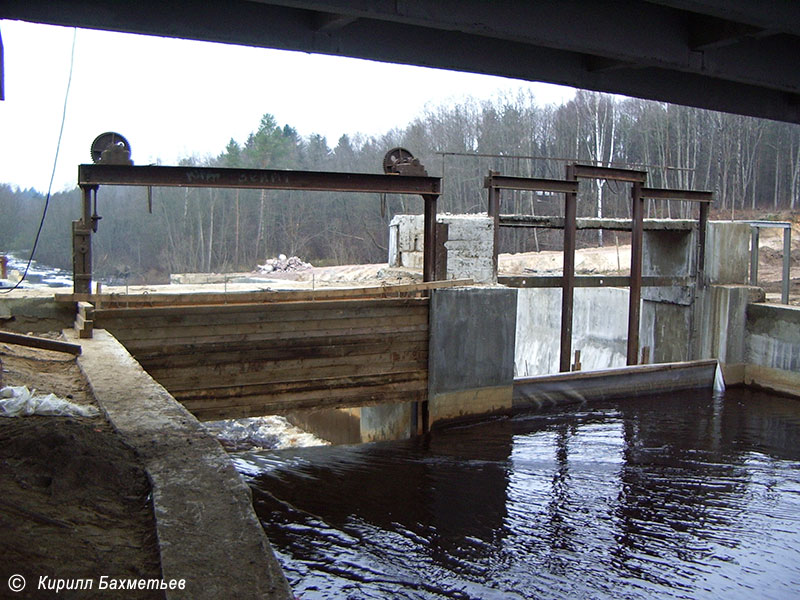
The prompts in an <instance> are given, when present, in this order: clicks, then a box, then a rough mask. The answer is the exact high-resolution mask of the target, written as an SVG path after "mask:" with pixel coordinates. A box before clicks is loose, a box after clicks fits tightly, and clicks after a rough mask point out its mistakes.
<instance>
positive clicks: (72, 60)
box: [0, 27, 78, 294]
mask: <svg viewBox="0 0 800 600" xmlns="http://www.w3.org/2000/svg"><path fill="white" fill-rule="evenodd" d="M77 38H78V28H77V27H75V28H73V30H72V51H71V52H70V57H69V77H67V91H66V93H65V94H64V110H63V111H62V113H61V129H60V130H59V132H58V143H57V144H56V155H55V158H53V172H52V173H51V174H50V185H48V186H47V196H46V197H45V199H44V209H43V210H42V218H41V220H40V221H39V229H38V230H37V231H36V237H35V238H34V240H33V248H31V255H30V257H29V258H28V264H27V265H25V272H24V273H23V274H22V277H21V278H20V280H19V281H18V282H17V283H16V284H15V285H14V287H12V288H9V289H7V290H3V291H2V292H0V293H3V294H8V293H11V292H13V291H14V290H15V289H17V288H18V287H19V286H20V285H21V284H22V282H23V281H25V278H26V277H27V276H28V270H29V269H30V268H31V263H32V262H33V255H34V254H35V253H36V246H38V245H39V236H41V235H42V227H44V219H45V217H46V216H47V208H48V207H49V206H50V193H51V192H52V190H53V180H54V179H55V177H56V165H57V164H58V153H59V151H60V150H61V137H62V136H63V135H64V122H65V121H66V120H67V100H68V99H69V88H70V86H71V85H72V68H73V67H74V66H75V40H76V39H77Z"/></svg>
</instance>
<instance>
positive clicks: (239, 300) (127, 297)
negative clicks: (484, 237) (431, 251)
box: [55, 279, 474, 308]
mask: <svg viewBox="0 0 800 600" xmlns="http://www.w3.org/2000/svg"><path fill="white" fill-rule="evenodd" d="M473 283H474V282H473V280H472V279H451V280H447V281H430V282H426V283H413V284H406V285H385V286H369V287H361V288H324V289H320V290H299V291H298V290H287V291H274V290H263V291H257V292H252V291H248V292H200V291H198V292H190V293H183V294H171V293H168V292H167V293H155V294H67V293H56V294H55V300H56V302H68V303H72V302H91V303H93V304H95V305H99V306H103V307H104V308H108V307H111V306H117V305H121V306H135V305H140V306H151V307H155V306H172V305H191V304H226V305H230V304H253V303H278V302H305V301H319V300H337V299H348V298H349V299H357V298H391V297H399V296H405V295H412V294H418V293H422V292H426V291H428V290H434V289H439V288H450V287H463V286H469V285H472V284H473Z"/></svg>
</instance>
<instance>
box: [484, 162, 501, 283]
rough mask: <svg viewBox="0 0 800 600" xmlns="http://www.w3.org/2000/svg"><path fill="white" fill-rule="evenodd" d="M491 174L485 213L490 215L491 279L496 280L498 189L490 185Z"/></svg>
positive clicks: (498, 234)
mask: <svg viewBox="0 0 800 600" xmlns="http://www.w3.org/2000/svg"><path fill="white" fill-rule="evenodd" d="M492 175H494V171H489V176H488V177H487V178H486V186H487V187H488V188H489V206H487V208H486V214H487V215H489V216H490V217H492V221H493V223H492V227H493V232H492V237H493V241H492V281H497V277H498V275H499V270H498V269H499V265H498V260H497V257H498V255H499V253H500V248H499V246H500V190H499V189H498V188H496V187H494V186H493V185H492Z"/></svg>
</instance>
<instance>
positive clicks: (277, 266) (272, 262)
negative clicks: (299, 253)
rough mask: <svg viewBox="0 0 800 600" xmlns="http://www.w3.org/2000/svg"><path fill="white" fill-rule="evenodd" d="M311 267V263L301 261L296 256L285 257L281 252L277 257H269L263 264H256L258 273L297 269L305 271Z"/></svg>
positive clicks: (289, 271)
mask: <svg viewBox="0 0 800 600" xmlns="http://www.w3.org/2000/svg"><path fill="white" fill-rule="evenodd" d="M311 267H312V265H311V263H307V262H303V261H302V260H301V259H299V258H297V257H296V256H290V257H289V258H286V255H285V254H281V255H279V256H278V258H269V259H267V262H266V263H264V264H263V265H258V272H259V273H295V272H297V271H307V270H308V269H310V268H311Z"/></svg>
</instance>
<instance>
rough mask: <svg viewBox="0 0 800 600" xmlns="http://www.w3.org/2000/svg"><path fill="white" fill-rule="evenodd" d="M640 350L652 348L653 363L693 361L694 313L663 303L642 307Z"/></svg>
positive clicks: (676, 305) (646, 302) (689, 309)
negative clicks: (691, 344)
mask: <svg viewBox="0 0 800 600" xmlns="http://www.w3.org/2000/svg"><path fill="white" fill-rule="evenodd" d="M641 315H642V317H641V324H640V327H639V346H640V347H641V348H644V347H645V346H648V347H649V348H650V362H652V363H666V362H681V361H685V360H689V358H690V342H691V328H692V309H691V308H689V307H685V306H681V305H678V304H670V303H663V302H649V301H645V302H643V303H642V312H641Z"/></svg>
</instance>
